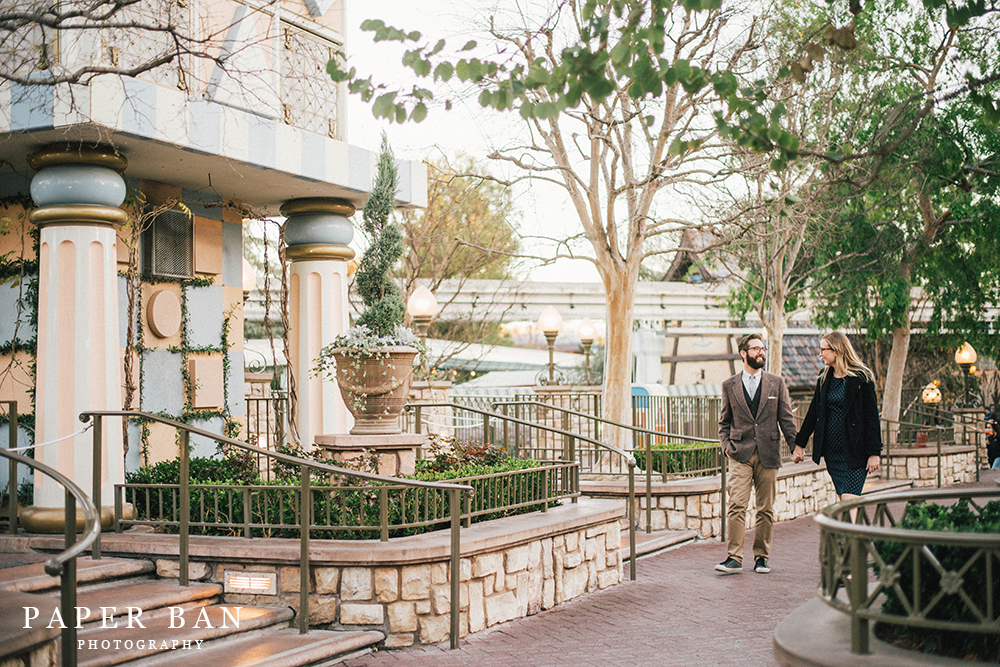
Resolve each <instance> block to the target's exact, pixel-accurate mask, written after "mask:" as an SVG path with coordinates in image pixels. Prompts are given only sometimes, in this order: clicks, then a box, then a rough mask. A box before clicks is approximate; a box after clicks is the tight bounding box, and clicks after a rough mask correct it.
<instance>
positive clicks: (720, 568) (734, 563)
mask: <svg viewBox="0 0 1000 667" xmlns="http://www.w3.org/2000/svg"><path fill="white" fill-rule="evenodd" d="M742 569H743V563H741V562H739V561H738V560H736V559H735V558H733V557H732V556H730V557H729V558H727V559H726V560H725V561H723V562H721V563H719V564H718V565H716V566H715V570H716V572H725V573H726V574H730V573H732V572H739V571H740V570H742Z"/></svg>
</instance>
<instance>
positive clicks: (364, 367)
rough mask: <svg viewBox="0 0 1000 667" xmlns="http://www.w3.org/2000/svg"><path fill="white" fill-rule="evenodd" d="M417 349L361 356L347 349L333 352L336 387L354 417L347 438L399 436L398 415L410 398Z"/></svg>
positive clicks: (386, 350) (397, 348) (399, 348)
mask: <svg viewBox="0 0 1000 667" xmlns="http://www.w3.org/2000/svg"><path fill="white" fill-rule="evenodd" d="M416 356H417V349H416V348H413V347H410V346H408V345H396V346H392V347H383V348H379V349H378V350H377V351H375V352H374V353H372V354H364V353H361V352H359V351H357V350H353V349H350V348H339V349H336V350H333V357H334V359H336V362H337V384H338V385H339V386H340V394H341V396H343V397H344V403H346V404H347V409H348V410H350V412H351V414H352V415H354V428H352V429H351V435H385V434H391V433H399V432H400V428H399V419H398V417H399V413H400V412H402V410H403V406H404V405H406V401H407V399H408V398H409V394H410V382H411V381H412V380H413V361H414V359H415V358H416Z"/></svg>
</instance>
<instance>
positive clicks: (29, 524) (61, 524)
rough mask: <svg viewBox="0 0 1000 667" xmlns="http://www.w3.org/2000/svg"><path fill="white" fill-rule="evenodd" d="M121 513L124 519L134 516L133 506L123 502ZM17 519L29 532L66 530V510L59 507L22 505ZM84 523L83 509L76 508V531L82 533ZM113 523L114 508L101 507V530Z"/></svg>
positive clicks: (106, 528) (106, 529)
mask: <svg viewBox="0 0 1000 667" xmlns="http://www.w3.org/2000/svg"><path fill="white" fill-rule="evenodd" d="M122 515H123V517H122V518H124V519H125V520H126V521H128V520H131V519H132V518H134V517H135V507H133V506H132V504H131V503H125V505H124V506H123V507H122ZM17 521H18V523H19V524H20V526H21V527H22V528H24V530H25V531H27V532H29V533H57V534H60V535H61V534H63V533H64V532H66V510H64V509H63V508H61V507H35V506H34V505H31V506H30V507H22V508H21V509H20V510H19V511H18V513H17ZM85 525H86V521H85V518H84V516H83V510H82V509H81V508H79V507H77V508H76V532H78V533H82V532H83V530H84V527H85ZM114 525H115V508H114V507H102V508H101V530H102V531H109V530H111V529H112V528H113V527H114Z"/></svg>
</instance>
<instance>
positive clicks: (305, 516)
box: [74, 410, 474, 648]
mask: <svg viewBox="0 0 1000 667" xmlns="http://www.w3.org/2000/svg"><path fill="white" fill-rule="evenodd" d="M104 417H126V418H128V417H132V418H138V419H144V420H148V421H153V422H157V423H160V424H166V425H167V426H172V427H174V428H175V429H177V430H178V433H179V435H180V443H179V447H178V449H179V450H180V459H181V460H180V505H181V506H180V526H179V530H180V583H181V585H182V586H187V585H188V537H189V530H190V523H191V507H190V487H191V484H190V481H189V474H188V465H189V458H190V454H189V451H188V449H189V448H188V442H189V440H190V437H191V435H192V434H193V435H198V436H201V437H203V438H206V439H209V440H214V441H215V442H218V443H222V444H225V445H229V446H232V447H237V448H239V449H243V450H245V451H247V452H250V453H252V454H255V455H257V456H265V457H268V458H271V459H275V460H278V461H281V462H283V463H286V464H288V465H293V466H298V467H299V469H300V471H301V491H300V493H301V496H300V498H301V500H300V503H299V505H300V511H299V521H300V523H299V534H300V536H301V540H300V542H301V548H300V551H299V563H300V568H299V572H300V575H301V582H300V593H299V595H300V598H299V604H300V607H299V609H300V612H299V632H300V633H302V634H305V633H306V632H308V631H309V575H310V571H309V570H310V568H309V531H310V528H311V522H312V519H311V516H310V514H311V503H309V502H306V499H308V498H309V497H310V491H309V489H310V477H311V476H312V474H313V473H323V474H326V475H342V476H346V477H357V478H359V479H365V480H368V481H372V482H383V483H390V484H395V485H402V486H414V487H423V488H430V489H438V490H442V491H447V492H448V493H449V495H450V499H449V502H450V510H451V571H450V574H451V599H452V600H458V599H459V591H460V589H459V580H460V579H461V577H460V573H459V560H460V555H461V542H460V534H461V532H460V530H461V507H462V503H461V497H460V496H461V495H462V494H463V493H464V494H471V493H473V492H474V489H473V488H472V487H471V486H468V485H465V484H446V483H442V482H422V481H418V480H411V479H401V478H398V477H386V476H383V475H376V474H374V473H367V472H361V471H358V470H348V469H347V468H340V467H338V466H332V465H327V464H324V463H317V462H315V461H308V460H306V459H300V458H298V457H295V456H290V455H288V454H282V453H280V452H275V451H271V450H268V449H262V448H260V447H255V446H253V445H251V444H249V443H246V442H243V441H242V440H236V439H235V438H229V437H226V436H224V435H220V434H218V433H212V432H211V431H206V430H203V429H200V428H195V427H193V426H189V425H188V424H184V423H181V422H178V421H174V420H173V419H167V418H165V417H160V416H158V415H153V414H149V413H148V412H139V411H135V410H101V411H92V412H84V413H82V414H81V415H80V421H82V422H88V421H90V420H91V419H92V418H93V419H94V452H95V456H97V458H96V459H95V460H100V438H101V430H102V428H101V421H102V419H103V418H104ZM94 469H95V482H94V488H95V494H96V495H97V497H100V495H99V493H100V482H99V477H100V475H99V470H100V466H94ZM117 504H118V498H117V497H116V505H117ZM115 514H116V523H117V521H118V517H120V511H119V508H118V507H116V511H115ZM459 606H460V605H457V604H452V605H451V647H452V648H458V643H459V642H458V638H459ZM74 646H75V643H74Z"/></svg>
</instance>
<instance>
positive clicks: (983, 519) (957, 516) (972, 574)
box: [875, 499, 1000, 662]
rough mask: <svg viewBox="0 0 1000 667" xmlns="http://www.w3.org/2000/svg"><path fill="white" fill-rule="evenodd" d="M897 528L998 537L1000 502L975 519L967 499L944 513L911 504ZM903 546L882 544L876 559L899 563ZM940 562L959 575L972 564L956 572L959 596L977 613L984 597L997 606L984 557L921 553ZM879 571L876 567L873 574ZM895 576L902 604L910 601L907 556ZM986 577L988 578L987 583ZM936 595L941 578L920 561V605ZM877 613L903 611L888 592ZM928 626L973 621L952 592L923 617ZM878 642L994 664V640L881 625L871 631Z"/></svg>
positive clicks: (939, 549) (998, 650)
mask: <svg viewBox="0 0 1000 667" xmlns="http://www.w3.org/2000/svg"><path fill="white" fill-rule="evenodd" d="M896 527H897V528H907V529H911V530H928V531H935V532H967V533H992V534H994V535H997V534H1000V501H997V500H994V501H992V502H990V503H987V504H986V505H985V506H984V507H983V508H982V510H981V511H980V512H979V513H978V514H977V513H975V512H973V511H972V510H971V509H970V508H969V501H968V500H967V499H962V500H959V501H958V502H957V503H956V504H954V505H952V506H949V507H945V506H942V505H935V504H928V503H923V502H921V503H915V504H912V505H909V506H908V507H907V508H906V511H905V512H904V514H903V517H902V519H901V520H900V521H899V523H898V524H897V526H896ZM907 547H908V545H906V544H903V543H900V542H885V543H883V544H882V545H881V548H880V549H879V553H880V554H881V555H882V558H883V560H884V561H885V562H886V563H889V564H895V563H897V562H898V561H900V558H901V557H902V556H903V553H904V552H905V551H906V549H907ZM927 548H928V549H929V550H930V552H931V553H932V554H933V555H934V557H935V558H936V559H937V560H938V562H940V564H941V567H942V568H943V569H944V571H945V572H957V571H962V568H964V567H965V566H966V564H967V563H968V562H969V560H970V559H971V558H973V557H974V556H976V559H975V560H974V561H973V562H972V563H971V564H970V565H969V566H968V567H967V568H966V569H965V570H964V571H962V575H961V577H962V581H963V585H962V587H961V590H962V591H963V592H964V593H965V594H966V595H967V596H968V597H969V598H970V601H971V602H972V604H974V605H976V606H977V607H978V608H979V609H983V610H985V609H986V608H987V606H986V605H987V597H988V596H990V597H992V599H993V600H1000V573H998V568H997V567H996V563H994V564H993V567H992V568H988V567H987V563H986V561H987V559H990V558H993V556H992V555H991V554H990V553H988V552H985V553H979V554H978V556H977V554H976V549H974V548H970V547H951V546H943V545H929V546H928V547H927ZM880 569H881V568H880V567H879V566H878V564H877V563H876V565H875V571H876V573H878V572H879V571H880ZM896 572H897V573H898V574H899V587H900V588H901V589H902V591H903V593H904V595H905V596H906V598H907V599H909V600H912V599H913V593H914V574H915V571H914V567H913V556H912V554H907V555H906V556H905V558H903V560H902V562H900V563H899V566H898V567H897V569H896ZM987 572H991V573H992V576H991V578H990V579H989V580H987ZM940 590H941V575H940V574H939V573H938V571H937V569H936V568H934V567H933V566H931V565H930V563H929V562H928V561H927V560H926V558H924V559H923V562H922V563H921V568H920V591H919V592H920V599H921V601H922V604H924V605H926V604H927V602H928V601H930V600H932V599H933V598H934V596H936V595H937V594H938V592H939V591H940ZM882 612H883V613H885V614H892V615H897V616H906V615H907V612H906V607H905V606H904V604H903V601H902V600H901V599H900V596H899V594H898V593H897V592H896V591H895V590H894V589H893V588H888V589H886V591H885V601H884V602H883V604H882ZM927 618H928V619H931V620H948V621H962V622H968V623H977V622H978V621H979V619H978V618H977V617H976V615H975V614H974V612H972V611H971V610H970V609H969V606H968V604H967V603H966V602H965V601H963V599H962V596H961V595H960V594H959V592H958V591H956V592H955V593H946V594H945V595H944V597H943V598H942V599H941V600H940V601H939V602H938V603H937V604H936V605H935V606H934V607H933V609H931V611H930V612H929V613H928V614H927ZM877 634H878V636H879V637H880V638H881V639H884V640H886V641H889V642H892V643H896V644H898V645H902V646H907V647H910V648H916V649H918V650H922V651H925V652H929V653H935V654H937V655H946V656H955V657H959V658H969V657H970V656H974V657H973V659H978V660H985V661H991V662H996V661H1000V637H998V636H997V635H987V634H983V633H976V632H956V631H937V630H929V629H925V628H919V629H918V628H910V627H906V626H895V625H889V624H881V625H880V626H879V628H878V630H877Z"/></svg>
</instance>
